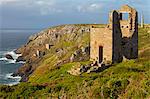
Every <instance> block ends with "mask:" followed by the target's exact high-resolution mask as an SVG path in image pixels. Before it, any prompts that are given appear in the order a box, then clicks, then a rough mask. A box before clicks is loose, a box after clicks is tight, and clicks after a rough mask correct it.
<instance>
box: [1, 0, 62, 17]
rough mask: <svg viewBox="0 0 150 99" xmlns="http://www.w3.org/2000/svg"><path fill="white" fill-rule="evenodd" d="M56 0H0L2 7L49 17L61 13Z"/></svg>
mask: <svg viewBox="0 0 150 99" xmlns="http://www.w3.org/2000/svg"><path fill="white" fill-rule="evenodd" d="M58 3H59V2H58V0H0V4H1V5H3V6H2V7H7V6H9V7H12V8H14V9H18V8H19V9H22V10H24V11H25V10H28V11H33V13H35V12H36V13H38V14H40V15H49V14H53V13H61V12H62V9H61V6H60V5H58Z"/></svg>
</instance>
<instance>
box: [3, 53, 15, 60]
mask: <svg viewBox="0 0 150 99" xmlns="http://www.w3.org/2000/svg"><path fill="white" fill-rule="evenodd" d="M5 57H6V58H7V59H11V60H14V58H13V57H12V55H10V54H6V55H5Z"/></svg>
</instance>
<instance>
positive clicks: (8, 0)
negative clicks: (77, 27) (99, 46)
mask: <svg viewBox="0 0 150 99" xmlns="http://www.w3.org/2000/svg"><path fill="white" fill-rule="evenodd" d="M124 4H128V5H130V6H132V7H134V8H135V9H136V10H137V11H138V12H139V17H140V16H141V14H142V13H143V15H144V19H145V23H150V6H149V5H150V0H0V27H1V28H47V27H50V26H56V25H61V24H82V23H83V24H91V23H92V24H93V23H97V24H99V23H107V21H108V13H109V12H110V11H111V10H113V9H119V8H120V6H121V5H124Z"/></svg>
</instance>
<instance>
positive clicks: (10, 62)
mask: <svg viewBox="0 0 150 99" xmlns="http://www.w3.org/2000/svg"><path fill="white" fill-rule="evenodd" d="M14 51H15V49H14V50H12V51H0V53H1V55H3V57H2V58H0V61H7V62H8V64H15V63H21V64H24V63H25V62H23V61H20V62H16V59H17V58H18V57H20V56H22V54H16V53H15V52H14ZM6 54H9V55H11V56H12V57H13V59H14V60H11V59H7V58H6V57H5V55H6Z"/></svg>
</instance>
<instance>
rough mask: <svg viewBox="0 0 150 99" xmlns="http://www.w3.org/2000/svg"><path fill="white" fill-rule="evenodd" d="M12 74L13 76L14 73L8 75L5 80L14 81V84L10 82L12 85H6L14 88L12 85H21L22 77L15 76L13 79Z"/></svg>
mask: <svg viewBox="0 0 150 99" xmlns="http://www.w3.org/2000/svg"><path fill="white" fill-rule="evenodd" d="M12 74H13V73H9V74H6V76H5V78H6V79H14V80H15V81H14V82H10V83H8V84H5V85H9V86H12V85H16V84H19V83H20V80H21V77H20V76H15V77H13V76H12Z"/></svg>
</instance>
